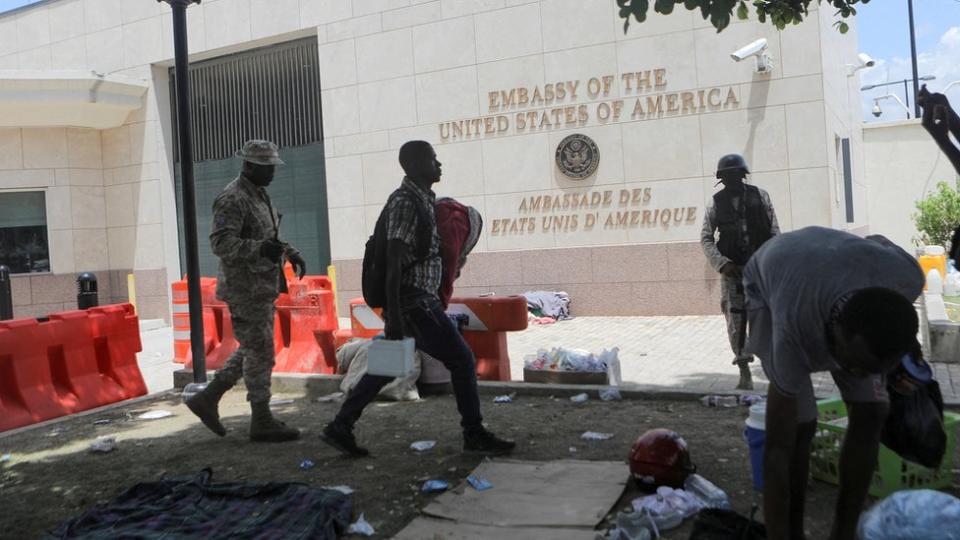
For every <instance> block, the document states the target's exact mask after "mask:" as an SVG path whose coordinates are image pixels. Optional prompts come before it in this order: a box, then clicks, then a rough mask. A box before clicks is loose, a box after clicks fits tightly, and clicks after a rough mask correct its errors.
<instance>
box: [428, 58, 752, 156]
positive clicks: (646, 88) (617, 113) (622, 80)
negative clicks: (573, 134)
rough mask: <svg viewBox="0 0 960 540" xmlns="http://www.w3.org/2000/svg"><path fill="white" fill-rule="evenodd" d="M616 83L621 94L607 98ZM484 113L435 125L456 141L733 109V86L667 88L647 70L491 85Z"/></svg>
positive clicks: (657, 72) (663, 77) (658, 73)
mask: <svg viewBox="0 0 960 540" xmlns="http://www.w3.org/2000/svg"><path fill="white" fill-rule="evenodd" d="M614 85H619V88H620V95H621V96H624V97H623V98H621V99H609V98H610V96H611V94H612V91H613V89H614ZM486 102H487V112H488V113H489V114H488V115H486V116H480V117H476V118H465V119H461V120H453V121H450V122H443V123H441V124H439V128H440V140H441V141H442V142H454V141H460V140H472V139H478V138H483V137H492V136H498V135H508V134H513V135H516V134H522V133H537V132H543V131H550V130H556V129H573V128H578V127H583V126H587V125H591V124H600V125H603V124H609V123H619V122H629V121H636V120H652V119H655V118H664V117H669V116H682V115H691V114H701V113H704V112H711V111H723V110H729V109H735V108H738V107H739V106H740V98H739V97H738V96H737V90H736V88H735V87H733V86H728V87H725V88H707V89H699V90H686V91H677V92H668V91H667V70H666V69H662V68H661V69H651V70H646V71H635V72H629V73H622V74H620V76H619V77H617V76H615V75H604V76H601V77H591V78H589V79H587V80H573V81H558V82H553V83H547V84H544V85H537V86H534V87H532V88H528V87H519V88H510V89H505V90H494V91H491V92H487V95H486Z"/></svg>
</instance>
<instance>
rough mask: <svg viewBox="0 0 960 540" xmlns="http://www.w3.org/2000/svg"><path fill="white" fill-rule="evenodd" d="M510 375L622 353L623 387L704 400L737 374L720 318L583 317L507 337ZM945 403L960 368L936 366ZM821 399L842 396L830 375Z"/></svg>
mask: <svg viewBox="0 0 960 540" xmlns="http://www.w3.org/2000/svg"><path fill="white" fill-rule="evenodd" d="M508 342H509V346H510V371H511V377H512V378H513V379H514V380H522V379H523V359H524V357H525V356H527V355H533V354H536V352H537V350H538V349H550V348H552V347H566V348H574V349H586V350H589V351H591V352H595V353H599V352H600V351H601V350H602V349H605V348H606V349H610V348H612V347H619V349H620V355H619V356H620V363H621V368H622V372H623V380H624V383H625V385H629V384H636V385H643V386H655V387H662V388H664V389H671V390H685V391H693V392H700V393H704V394H714V393H727V392H732V391H734V389H735V388H736V386H737V382H738V380H739V371H738V369H737V367H736V366H734V365H732V361H733V353H732V352H731V351H730V345H729V343H728V341H727V333H726V323H725V322H724V319H723V317H722V316H719V315H718V316H703V317H580V318H576V319H573V320H571V321H564V322H558V323H556V324H553V325H548V326H531V327H530V328H529V329H527V330H526V331H524V332H516V333H511V334H509V338H508ZM933 368H934V377H935V378H936V379H937V381H938V382H939V383H940V389H941V391H942V392H943V398H944V400H945V401H948V402H951V403H954V404H958V403H960V364H942V363H938V364H933ZM753 378H754V385H755V387H756V390H757V392H758V393H763V392H765V390H766V385H767V379H766V377H765V376H764V374H763V370H762V369H761V368H760V363H759V361H758V362H754V363H753ZM814 389H815V391H816V394H817V396H818V397H829V396H839V391H838V390H837V388H836V385H835V384H834V383H833V379H832V378H831V377H830V374H829V373H818V374H816V375H815V376H814Z"/></svg>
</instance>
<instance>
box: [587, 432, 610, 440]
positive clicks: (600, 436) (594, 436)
mask: <svg viewBox="0 0 960 540" xmlns="http://www.w3.org/2000/svg"><path fill="white" fill-rule="evenodd" d="M580 438H581V439H583V440H585V441H606V440H608V439H612V438H613V433H598V432H596V431H585V432H583V435H580Z"/></svg>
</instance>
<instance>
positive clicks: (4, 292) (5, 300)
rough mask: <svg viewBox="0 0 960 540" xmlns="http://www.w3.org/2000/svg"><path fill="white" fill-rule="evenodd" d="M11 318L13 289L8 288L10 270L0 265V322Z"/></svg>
mask: <svg viewBox="0 0 960 540" xmlns="http://www.w3.org/2000/svg"><path fill="white" fill-rule="evenodd" d="M12 318H13V289H12V287H11V286H10V268H9V267H8V266H6V265H3V264H0V321H8V320H10V319H12Z"/></svg>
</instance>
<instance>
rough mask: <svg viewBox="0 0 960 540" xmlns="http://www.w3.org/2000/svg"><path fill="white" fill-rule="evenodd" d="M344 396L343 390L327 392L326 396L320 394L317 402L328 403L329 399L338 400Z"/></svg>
mask: <svg viewBox="0 0 960 540" xmlns="http://www.w3.org/2000/svg"><path fill="white" fill-rule="evenodd" d="M342 397H343V392H334V393H332V394H327V395H325V396H320V397H318V398H317V399H316V400H314V401H316V402H317V403H326V402H328V401H337V400H339V399H340V398H342Z"/></svg>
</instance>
